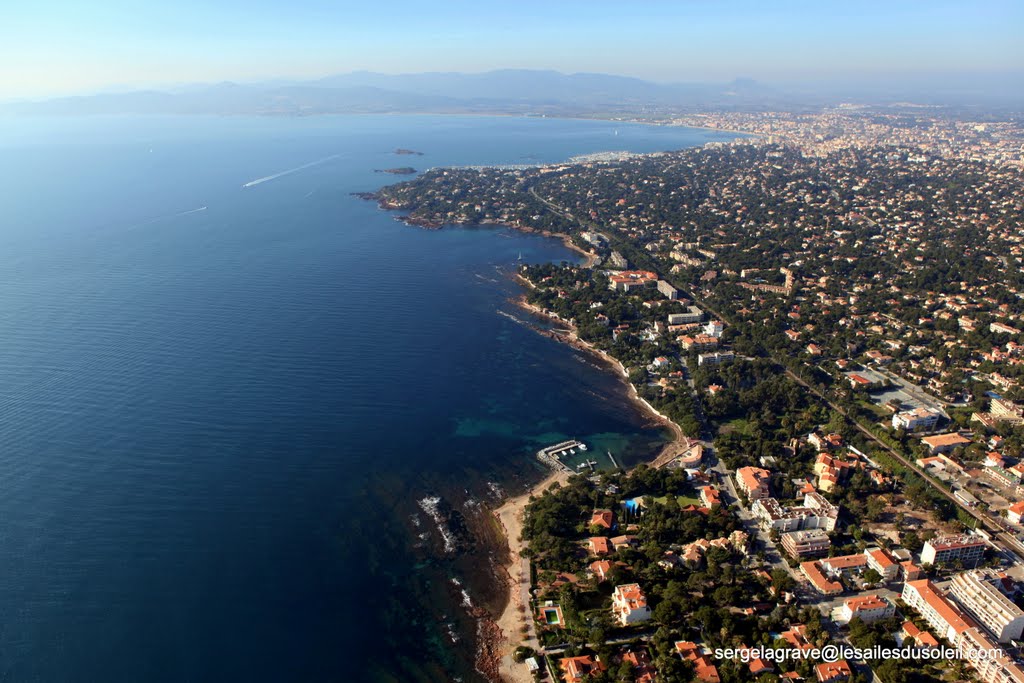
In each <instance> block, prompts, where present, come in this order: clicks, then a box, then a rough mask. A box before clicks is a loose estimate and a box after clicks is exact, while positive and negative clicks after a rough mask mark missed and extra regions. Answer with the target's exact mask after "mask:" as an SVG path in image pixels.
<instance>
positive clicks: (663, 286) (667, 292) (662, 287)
mask: <svg viewBox="0 0 1024 683" xmlns="http://www.w3.org/2000/svg"><path fill="white" fill-rule="evenodd" d="M658 291H659V292H661V293H662V294H663V295H664V296H665V298H666V299H673V300H675V299H678V298H679V290H678V289H676V288H675V287H673V286H672V285H670V284H669V283H667V282H665V281H664V280H658Z"/></svg>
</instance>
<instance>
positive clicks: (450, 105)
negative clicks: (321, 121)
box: [0, 69, 1012, 115]
mask: <svg viewBox="0 0 1024 683" xmlns="http://www.w3.org/2000/svg"><path fill="white" fill-rule="evenodd" d="M801 90H802V92H801V91H800V90H792V89H790V90H782V89H777V88H773V87H769V86H765V85H761V84H759V83H757V82H756V81H753V80H750V79H737V80H735V81H732V82H731V83H689V84H662V83H653V82H650V81H644V80H641V79H638V78H630V77H626V76H611V75H607V74H592V73H576V74H563V73H559V72H557V71H543V70H523V69H506V70H499V71H489V72H486V73H478V74H465V73H419V74H403V75H388V74H380V73H372V72H366V71H360V72H355V73H350V74H344V75H338V76H330V77H327V78H321V79H318V80H313V81H291V82H286V81H274V82H266V83H250V84H238V83H230V82H228V83H217V84H209V85H193V86H188V87H183V88H178V89H169V90H166V91H157V90H146V91H137V92H121V93H110V94H99V95H87V96H79V97H62V98H57V99H49V100H42V101H32V102H9V103H6V104H0V113H5V114H26V115H29V114H30V115H81V114H279V115H311V114H327V113H386V112H396V113H397V112H436V113H467V112H479V113H524V114H525V113H536V114H551V115H568V114H615V113H621V114H630V115H637V114H657V113H659V112H669V111H672V112H679V111H686V110H687V109H706V108H727V109H748V108H750V109H763V108H770V107H787V108H792V107H794V106H799V105H815V104H825V103H828V102H835V101H839V99H842V97H841V96H840V95H838V94H835V93H832V94H826V93H823V92H822V91H821V90H817V91H810V90H809V89H807V88H803V89H801ZM919 90H920V89H919ZM1011 90H1012V88H1011ZM865 92H866V91H865ZM875 92H876V94H878V95H882V96H885V94H884V91H883V90H880V89H876V90H875ZM893 92H894V94H892V95H891V98H892V99H893V100H894V101H898V100H900V99H907V98H908V97H909V96H911V95H915V96H917V97H919V98H923V99H922V100H920V101H922V103H925V104H929V103H942V102H939V101H937V100H936V98H937V97H938V95H937V94H936V93H935V92H933V91H931V90H928V89H925V90H924V91H922V92H917V93H908V92H906V91H905V90H903V89H900V88H895V89H894V90H893Z"/></svg>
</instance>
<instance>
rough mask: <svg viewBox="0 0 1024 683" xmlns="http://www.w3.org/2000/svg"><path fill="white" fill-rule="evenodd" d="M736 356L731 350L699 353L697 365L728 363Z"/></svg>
mask: <svg viewBox="0 0 1024 683" xmlns="http://www.w3.org/2000/svg"><path fill="white" fill-rule="evenodd" d="M735 358H736V356H735V354H733V352H732V351H716V352H714V353H701V354H698V355H697V365H721V364H722V363H729V362H731V361H732V360H733V359H735Z"/></svg>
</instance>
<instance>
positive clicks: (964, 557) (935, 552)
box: [921, 534, 986, 567]
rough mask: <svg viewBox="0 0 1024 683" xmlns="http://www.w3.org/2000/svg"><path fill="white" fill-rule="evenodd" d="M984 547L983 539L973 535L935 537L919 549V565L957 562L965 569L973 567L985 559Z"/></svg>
mask: <svg viewBox="0 0 1024 683" xmlns="http://www.w3.org/2000/svg"><path fill="white" fill-rule="evenodd" d="M985 545H986V544H985V539H983V538H982V537H981V536H976V535H974V534H960V535H957V536H937V537H935V538H933V539H931V540H930V541H928V542H926V543H925V544H924V548H922V549H921V564H932V565H935V564H950V563H952V562H956V561H957V560H959V561H960V563H961V564H962V565H963V566H965V567H974V566H977V564H978V563H979V562H981V560H982V559H983V558H984V557H985Z"/></svg>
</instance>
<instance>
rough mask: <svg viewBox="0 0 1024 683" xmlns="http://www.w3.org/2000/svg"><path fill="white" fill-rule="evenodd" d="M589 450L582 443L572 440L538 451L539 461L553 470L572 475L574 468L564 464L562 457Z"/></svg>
mask: <svg viewBox="0 0 1024 683" xmlns="http://www.w3.org/2000/svg"><path fill="white" fill-rule="evenodd" d="M585 450H587V447H586V445H585V444H584V443H583V442H582V441H577V440H575V439H570V440H569V441H563V442H561V443H556V444H555V445H554V446H548V447H546V448H542V449H540V450H539V451H537V459H538V460H540V461H541V462H542V463H544V464H545V465H547V466H548V467H551V468H552V469H555V470H559V471H562V472H568V473H570V474H571V473H572V468H571V467H569V466H568V465H566V464H565V463H564V462H562V456H563V455H567V454H573V453H576V452H577V451H585Z"/></svg>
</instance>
